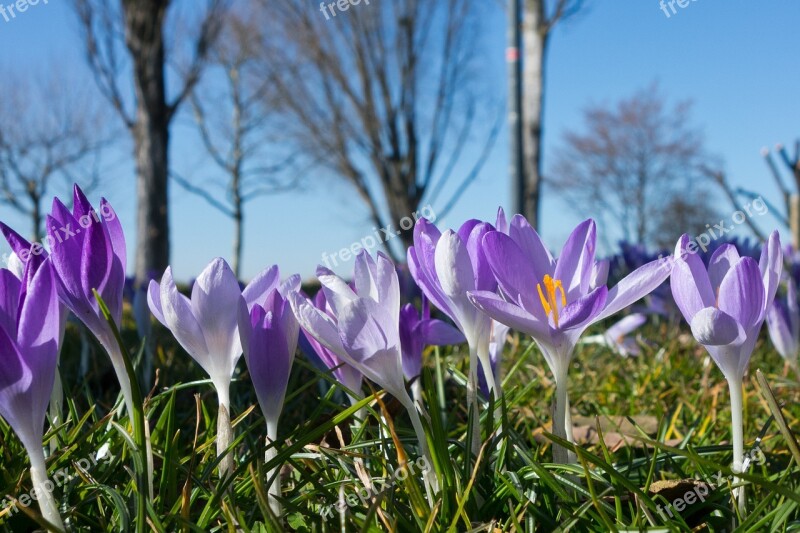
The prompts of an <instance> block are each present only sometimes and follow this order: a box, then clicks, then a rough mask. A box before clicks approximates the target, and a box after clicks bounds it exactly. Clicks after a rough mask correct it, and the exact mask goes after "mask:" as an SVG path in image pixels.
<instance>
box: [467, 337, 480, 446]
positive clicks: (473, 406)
mask: <svg viewBox="0 0 800 533" xmlns="http://www.w3.org/2000/svg"><path fill="white" fill-rule="evenodd" d="M477 387H478V351H477V349H476V348H475V347H474V346H473V345H472V344H470V347H469V376H468V377H467V406H468V409H469V410H471V411H472V413H473V417H474V421H473V423H472V431H471V432H470V434H469V435H467V439H469V442H468V443H467V444H468V447H467V449H468V450H470V452H471V453H472V455H473V456H474V457H478V454H479V453H480V451H481V423H480V406H479V405H478V388H477Z"/></svg>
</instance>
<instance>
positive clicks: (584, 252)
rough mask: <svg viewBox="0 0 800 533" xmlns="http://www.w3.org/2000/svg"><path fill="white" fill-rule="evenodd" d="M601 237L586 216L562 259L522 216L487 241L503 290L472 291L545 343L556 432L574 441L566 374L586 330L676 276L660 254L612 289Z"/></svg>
mask: <svg viewBox="0 0 800 533" xmlns="http://www.w3.org/2000/svg"><path fill="white" fill-rule="evenodd" d="M596 238H597V237H596V228H595V223H594V221H593V220H586V221H584V222H582V223H581V224H579V225H578V227H577V228H575V230H574V231H573V232H572V234H571V235H570V236H569V238H568V239H567V242H566V243H565V244H564V247H563V248H562V250H561V255H560V256H559V257H558V260H556V259H554V258H553V256H552V255H551V254H550V252H549V251H548V250H547V248H546V247H545V246H544V244H543V243H542V241H541V239H540V238H539V235H538V234H537V233H536V231H535V230H534V229H533V228H532V227H531V226H530V224H529V223H528V221H527V220H525V218H524V217H522V216H521V215H516V216H514V218H513V219H512V220H511V223H510V225H509V232H508V234H505V233H503V232H499V231H493V232H489V233H487V234H486V235H485V236H484V237H483V240H482V241H481V244H482V247H483V250H484V254H485V257H486V261H487V263H488V266H489V267H490V268H491V272H492V273H493V274H494V276H495V278H496V279H497V283H498V285H499V289H500V290H499V294H498V293H496V292H493V291H481V290H477V291H469V293H468V294H469V298H470V300H471V301H472V302H473V303H474V304H475V305H476V306H477V307H478V308H479V309H481V310H482V311H483V312H484V313H486V315H488V316H489V317H491V318H493V319H494V320H497V321H498V322H501V323H503V324H506V325H507V326H510V327H512V328H513V329H516V330H517V331H520V332H523V333H526V334H528V335H530V336H531V337H532V338H533V339H534V341H535V342H536V344H537V345H538V346H539V348H540V349H541V351H542V354H543V355H544V358H545V360H546V361H547V364H548V365H549V367H550V370H551V371H552V372H553V375H554V377H555V382H556V402H555V404H556V405H555V416H554V420H553V433H554V434H555V435H556V436H558V437H559V438H561V439H564V440H567V441H572V434H571V433H572V431H571V424H570V423H569V400H568V395H567V373H568V369H569V365H570V361H571V359H572V355H573V353H574V351H575V346H576V344H577V343H578V340H579V339H580V337H581V335H582V334H583V332H584V331H585V330H586V329H587V328H588V327H589V326H591V325H592V324H595V323H597V322H598V321H600V320H603V319H604V318H607V317H609V316H611V315H613V314H614V313H616V312H618V311H620V310H622V309H624V308H625V307H627V306H629V305H631V304H632V303H634V302H636V301H637V300H639V299H640V298H642V297H643V296H645V295H646V294H648V293H650V292H651V291H652V290H653V289H655V288H656V287H658V286H659V285H661V283H663V282H664V280H666V279H667V277H669V274H670V267H671V259H670V258H666V259H662V260H656V261H653V262H651V263H648V264H646V265H644V266H642V267H640V268H638V269H636V270H635V271H633V272H632V273H631V274H629V275H628V276H627V277H625V278H624V279H622V280H621V281H620V282H619V284H617V285H616V286H615V287H614V288H612V289H610V290H609V289H608V288H607V287H606V280H605V273H607V272H608V269H607V265H606V264H605V263H604V262H601V261H597V260H596V259H595V247H596ZM568 428H570V430H569V431H567V430H568ZM553 454H554V458H555V460H556V462H561V463H567V462H570V461H571V460H572V457H571V456H570V454H569V453H568V452H567V450H566V448H563V447H561V446H554V450H553Z"/></svg>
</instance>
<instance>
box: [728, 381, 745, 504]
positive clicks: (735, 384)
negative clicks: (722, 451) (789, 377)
mask: <svg viewBox="0 0 800 533" xmlns="http://www.w3.org/2000/svg"><path fill="white" fill-rule="evenodd" d="M728 388H729V389H730V394H731V432H732V433H733V466H732V467H731V469H732V470H733V471H734V473H740V472H741V471H742V466H743V464H744V423H743V420H742V418H743V413H744V402H743V395H742V380H741V379H729V380H728ZM740 482H741V479H740V478H738V477H734V478H733V484H734V485H735V484H737V483H740ZM733 497H734V499H735V500H736V502H737V503H736V506H737V508H738V509H739V514H740V515H742V516H744V513H745V508H744V507H745V493H744V487H737V488H735V489H734V490H733Z"/></svg>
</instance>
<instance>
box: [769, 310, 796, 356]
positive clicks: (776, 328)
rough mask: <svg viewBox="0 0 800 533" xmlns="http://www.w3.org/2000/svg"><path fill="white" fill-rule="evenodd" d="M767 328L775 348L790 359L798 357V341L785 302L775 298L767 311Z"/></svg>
mask: <svg viewBox="0 0 800 533" xmlns="http://www.w3.org/2000/svg"><path fill="white" fill-rule="evenodd" d="M767 329H768V330H769V337H770V339H772V344H773V345H775V349H776V350H777V351H778V353H779V354H781V357H783V358H784V359H786V360H788V361H793V360H795V359H796V358H797V349H798V346H797V341H796V339H795V337H794V335H792V331H791V326H790V325H789V316H788V314H787V310H786V308H785V307H784V305H783V303H782V302H780V301H778V300H775V301H774V302H772V305H771V306H770V308H769V311H767Z"/></svg>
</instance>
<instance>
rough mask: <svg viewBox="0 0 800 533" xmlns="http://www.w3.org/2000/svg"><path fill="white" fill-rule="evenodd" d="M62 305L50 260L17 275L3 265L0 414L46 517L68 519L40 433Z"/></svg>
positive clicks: (58, 522)
mask: <svg viewBox="0 0 800 533" xmlns="http://www.w3.org/2000/svg"><path fill="white" fill-rule="evenodd" d="M61 316H62V308H61V305H60V304H59V300H58V293H57V287H56V279H55V276H54V274H53V269H52V265H51V261H50V259H45V260H43V261H42V262H41V263H40V264H38V265H37V266H34V262H32V261H30V262H28V263H27V264H26V266H25V269H24V270H23V275H22V279H19V278H17V277H16V275H14V273H12V272H11V271H9V270H6V269H0V367H1V368H0V415H2V417H3V418H4V419H5V420H6V421H7V422H8V424H9V425H10V426H11V427H12V428H13V429H14V432H16V434H17V436H18V437H19V439H20V441H21V442H22V444H23V446H24V447H25V450H26V452H27V453H28V457H29V458H30V462H31V482H32V483H33V488H34V490H35V493H36V494H37V495H38V502H39V507H40V509H41V512H42V516H43V517H44V518H45V519H46V520H47V521H48V522H50V524H52V526H53V527H54V528H55V529H56V530H58V531H64V524H63V522H62V520H61V517H60V515H59V512H58V506H57V504H56V502H55V498H54V497H53V487H54V485H53V483H52V482H51V481H50V480H49V479H48V477H47V466H46V464H45V457H44V449H43V448H42V438H43V435H44V423H45V416H46V413H47V405H48V403H49V401H50V396H51V393H52V391H53V384H54V383H55V378H56V366H57V364H58V350H59V343H60V340H61V323H62V318H61Z"/></svg>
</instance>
